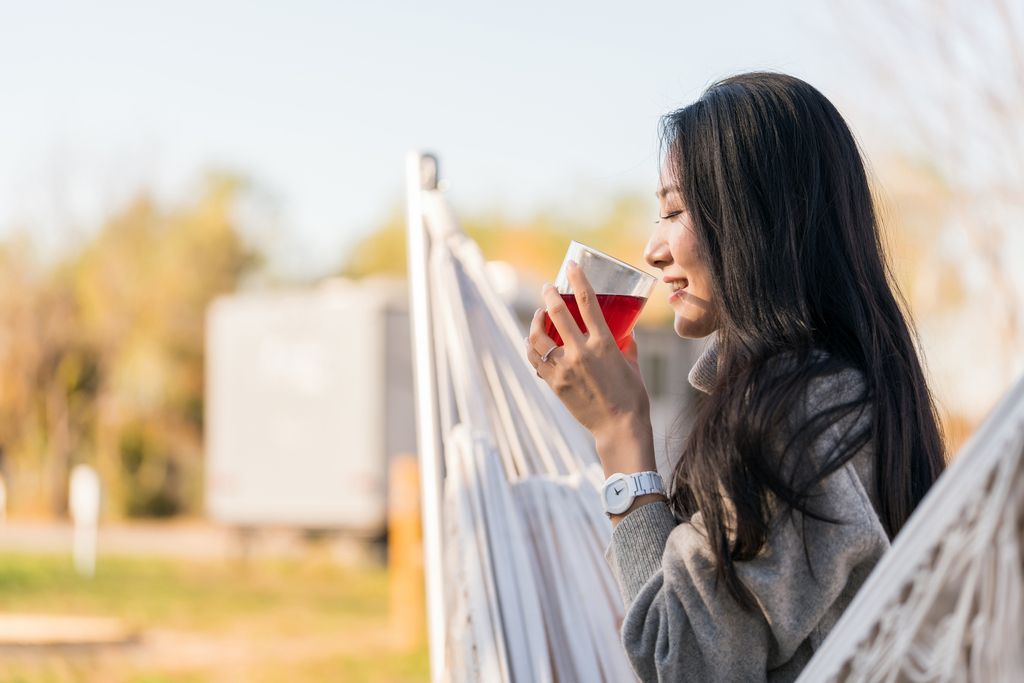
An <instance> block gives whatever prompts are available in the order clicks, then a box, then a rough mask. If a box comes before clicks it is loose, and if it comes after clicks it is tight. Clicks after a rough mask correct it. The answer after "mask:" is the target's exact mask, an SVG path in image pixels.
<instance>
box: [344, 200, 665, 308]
mask: <svg viewBox="0 0 1024 683" xmlns="http://www.w3.org/2000/svg"><path fill="white" fill-rule="evenodd" d="M656 213H657V203H656V202H655V201H654V199H653V193H652V197H646V196H643V195H637V194H624V195H621V196H619V197H617V198H614V199H613V200H612V201H611V202H610V203H609V207H608V210H607V211H605V212H604V213H603V214H601V215H600V216H599V217H597V218H596V219H595V220H592V221H581V220H579V219H575V218H570V217H566V216H564V215H562V214H560V213H559V212H556V211H542V212H539V213H537V214H536V215H534V216H533V217H531V218H529V219H527V220H524V221H515V220H511V219H509V218H507V217H505V216H503V215H502V214H500V213H488V214H477V215H470V216H467V217H465V218H464V219H463V221H462V228H463V229H464V230H465V231H466V233H467V234H468V235H469V236H470V237H472V238H473V239H474V240H475V241H476V243H477V244H479V245H480V249H481V251H482V252H483V254H484V257H485V258H486V259H487V260H489V261H495V260H501V261H505V262H506V263H509V264H510V265H512V266H513V267H514V268H515V269H516V271H517V272H518V273H519V275H520V278H521V280H523V281H524V282H537V283H542V282H545V281H551V280H553V279H554V278H555V275H556V274H557V273H558V268H559V267H560V266H561V264H562V259H563V258H564V257H565V251H566V249H568V247H569V242H570V241H571V240H577V241H579V242H582V243H584V244H586V245H588V246H591V247H594V248H595V249H599V250H601V251H603V252H605V253H607V254H610V255H612V256H614V257H616V258H619V259H621V260H623V261H626V262H627V263H632V264H634V265H636V266H639V267H641V268H645V269H647V270H651V269H650V268H647V266H646V264H644V262H643V251H644V247H645V246H646V245H647V240H648V238H649V237H650V234H651V232H652V230H653V228H654V220H655V219H656V218H657V215H656ZM405 272H406V251H405V215H404V213H402V212H400V211H395V212H394V213H392V214H391V216H390V218H388V220H386V221H385V222H384V224H383V225H381V226H380V227H379V228H378V229H377V230H375V231H374V232H372V233H371V234H369V235H368V236H366V237H365V238H364V239H363V240H362V241H360V242H359V243H357V244H356V245H355V247H354V248H353V249H352V251H351V253H350V255H349V257H348V260H347V261H346V263H345V265H344V267H343V268H342V270H341V273H340V274H341V275H342V276H344V277H351V278H360V277H365V276H367V275H373V274H378V275H380V274H388V275H405ZM666 296H667V293H666ZM669 319H671V311H670V310H669V309H668V307H667V306H647V307H645V309H644V316H643V320H644V321H645V322H646V323H648V324H659V323H664V322H665V321H667V320H669Z"/></svg>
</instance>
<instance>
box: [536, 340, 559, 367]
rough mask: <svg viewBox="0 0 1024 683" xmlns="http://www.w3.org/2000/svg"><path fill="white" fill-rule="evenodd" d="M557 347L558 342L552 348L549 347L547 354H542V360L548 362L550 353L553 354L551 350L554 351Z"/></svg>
mask: <svg viewBox="0 0 1024 683" xmlns="http://www.w3.org/2000/svg"><path fill="white" fill-rule="evenodd" d="M557 348H558V344H555V345H554V346H552V347H551V348H550V349H548V352H547V353H545V354H544V355H543V356H541V357H540V359H541V362H544V363H547V362H548V356H550V355H551V352H552V351H554V350H555V349H557Z"/></svg>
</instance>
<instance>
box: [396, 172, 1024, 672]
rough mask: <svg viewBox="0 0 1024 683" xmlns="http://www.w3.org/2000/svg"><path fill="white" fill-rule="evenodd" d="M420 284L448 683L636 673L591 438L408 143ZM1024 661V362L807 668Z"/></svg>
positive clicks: (412, 258) (1017, 664)
mask: <svg viewBox="0 0 1024 683" xmlns="http://www.w3.org/2000/svg"><path fill="white" fill-rule="evenodd" d="M407 173H408V193H409V211H408V223H409V273H410V299H411V301H412V321H413V335H414V359H415V365H416V384H417V388H416V392H417V415H418V430H419V436H420V458H421V464H420V469H421V476H422V478H423V482H422V487H423V490H424V495H423V498H422V501H423V515H424V544H425V563H426V573H427V597H428V604H427V607H428V620H429V634H430V656H431V676H432V681H433V682H434V683H441V682H448V681H451V682H458V683H461V682H463V681H474V682H475V681H486V682H488V683H491V682H502V683H555V682H556V681H558V682H561V683H571V682H575V681H580V682H583V681H586V682H587V683H590V682H591V681H593V682H599V681H609V682H611V681H632V680H635V678H634V676H633V674H632V672H631V670H630V668H629V665H628V662H627V661H626V658H625V655H624V653H623V651H622V647H621V644H620V641H619V631H618V628H619V625H620V624H621V622H622V618H623V605H622V599H621V596H620V594H619V591H618V589H617V587H616V585H615V581H614V579H613V577H612V575H611V571H610V569H609V568H608V566H607V563H606V562H605V560H604V549H605V548H606V547H607V545H608V542H609V539H610V535H611V524H610V523H609V521H608V519H607V518H606V517H605V516H604V514H603V513H602V512H601V504H600V499H599V494H598V490H599V488H600V486H601V484H602V483H603V474H602V469H601V466H600V461H599V459H598V458H597V454H596V452H595V451H594V447H593V443H592V441H591V440H590V439H589V435H588V434H586V433H585V432H584V431H583V429H582V428H581V427H580V426H579V424H578V423H577V422H576V421H575V420H574V419H573V418H572V416H571V415H570V414H569V413H568V412H567V411H566V410H565V408H564V407H563V406H562V405H561V403H560V402H559V401H558V400H557V398H556V397H555V396H554V394H553V393H552V392H551V391H550V390H549V389H548V387H547V386H546V385H545V384H544V383H543V382H542V381H541V380H539V379H538V378H537V377H536V376H535V374H534V371H533V368H531V367H530V365H529V364H528V362H527V360H526V354H525V350H524V348H523V344H522V337H523V331H522V330H521V328H520V326H519V324H518V322H517V321H516V318H515V315H514V313H513V311H512V310H511V308H510V307H509V305H508V304H507V303H506V302H505V301H504V300H503V299H502V297H501V296H500V294H499V293H498V290H497V289H496V288H495V287H494V285H493V283H492V282H491V279H490V277H489V276H488V271H487V267H486V263H485V262H484V259H483V256H482V254H481V253H480V250H479V248H478V247H477V245H476V244H475V243H474V242H473V241H472V240H471V239H469V237H467V236H466V235H465V234H464V233H463V232H462V231H461V230H460V229H459V227H458V223H457V221H456V219H455V217H454V215H453V214H452V212H451V209H450V208H449V206H448V205H447V203H446V201H445V199H444V196H443V195H442V193H441V192H439V191H438V190H437V189H436V184H435V183H434V180H435V179H436V162H435V161H434V160H433V158H432V157H427V156H421V155H419V154H416V153H410V156H409V157H408V160H407ZM1021 680H1024V381H1022V382H1021V383H1019V384H1018V385H1017V387H1016V388H1015V389H1013V390H1012V391H1011V392H1010V394H1009V395H1008V396H1007V398H1006V399H1005V400H1004V401H1003V402H1002V403H1001V404H1000V406H999V407H998V408H997V409H996V410H995V411H994V412H993V414H992V416H991V417H990V418H989V419H988V420H987V421H986V423H985V424H984V425H983V426H982V427H981V428H980V429H979V430H978V431H977V432H976V434H975V435H974V436H973V437H972V439H971V441H970V442H969V443H968V444H967V445H966V446H965V447H964V449H963V450H962V451H961V454H960V455H959V456H958V457H957V458H956V460H955V461H954V462H953V464H952V465H951V466H950V467H949V468H948V469H947V471H946V473H945V474H944V475H943V476H942V477H941V478H940V480H939V481H938V482H937V483H936V485H935V486H934V487H933V489H932V491H931V492H930V493H929V494H928V496H927V497H926V498H925V500H924V501H923V502H922V503H921V505H920V506H919V508H918V510H917V511H916V512H915V513H914V515H913V516H912V517H911V519H910V520H909V521H908V522H907V524H906V525H905V527H904V529H903V531H902V532H901V533H900V534H899V536H898V537H897V538H896V539H895V542H894V543H893V546H892V548H891V549H890V550H889V552H888V553H886V555H885V556H884V557H883V558H882V560H881V561H880V562H879V565H878V566H877V567H876V568H875V570H874V572H873V573H872V575H871V576H870V577H869V578H868V580H867V582H866V583H865V584H864V586H863V587H862V588H861V590H860V592H859V593H858V595H857V597H856V598H855V599H854V601H853V603H852V604H851V605H850V607H849V608H848V609H847V610H846V613H845V614H844V615H843V617H842V618H841V619H840V621H839V622H838V624H837V625H836V627H835V628H834V629H833V630H832V633H831V634H830V635H829V637H828V638H827V639H826V641H825V642H824V643H823V645H822V646H821V648H820V649H819V650H818V652H817V653H816V654H815V656H814V657H813V658H812V660H811V661H810V663H809V664H808V666H807V667H806V668H805V669H804V672H803V673H802V675H801V677H800V678H799V681H798V683H812V682H814V683H817V682H819V681H843V682H851V683H852V682H854V681H856V682H879V683H882V682H885V683H896V682H910V683H932V682H940V681H941V682H947V681H948V682H957V683H959V682H968V681H972V682H975V681H976V682H979V683H980V682H996V683H1001V682H1004V681H1005V682H1007V683H1008V682H1010V681H1021Z"/></svg>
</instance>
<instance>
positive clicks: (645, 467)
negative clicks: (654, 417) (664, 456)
mask: <svg viewBox="0 0 1024 683" xmlns="http://www.w3.org/2000/svg"><path fill="white" fill-rule="evenodd" d="M593 434H594V442H595V446H596V449H597V455H598V457H599V458H601V465H602V466H603V468H604V476H605V477H609V476H611V475H612V474H615V473H616V472H621V473H623V474H634V473H636V472H649V471H655V472H656V471H657V469H658V468H657V464H656V462H655V458H654V433H653V430H652V429H651V422H650V420H643V419H640V418H638V417H636V416H635V415H629V416H625V417H624V418H623V419H622V420H619V421H616V422H608V423H605V425H603V427H602V429H601V430H600V431H597V430H595V431H594V432H593Z"/></svg>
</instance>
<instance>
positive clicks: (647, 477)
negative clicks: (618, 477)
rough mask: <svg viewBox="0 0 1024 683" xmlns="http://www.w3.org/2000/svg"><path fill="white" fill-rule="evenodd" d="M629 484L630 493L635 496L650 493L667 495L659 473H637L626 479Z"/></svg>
mask: <svg viewBox="0 0 1024 683" xmlns="http://www.w3.org/2000/svg"><path fill="white" fill-rule="evenodd" d="M626 480H627V481H628V482H629V488H630V491H631V492H632V493H633V495H634V496H643V495H646V494H648V493H660V494H661V495H663V496H664V495H665V486H664V484H662V481H661V475H660V474H658V473H657V472H637V473H636V474H630V475H628V476H627V477H626Z"/></svg>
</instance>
